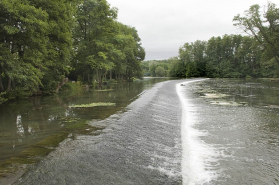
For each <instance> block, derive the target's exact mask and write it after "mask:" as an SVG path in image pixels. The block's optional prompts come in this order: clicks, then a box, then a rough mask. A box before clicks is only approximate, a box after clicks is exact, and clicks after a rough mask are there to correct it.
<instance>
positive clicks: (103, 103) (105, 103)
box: [69, 102, 115, 108]
mask: <svg viewBox="0 0 279 185" xmlns="http://www.w3.org/2000/svg"><path fill="white" fill-rule="evenodd" d="M110 106H115V103H110V102H98V103H89V104H80V105H71V106H69V107H70V108H87V107H110Z"/></svg>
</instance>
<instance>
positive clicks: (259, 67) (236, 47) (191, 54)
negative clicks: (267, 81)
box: [142, 3, 279, 78]
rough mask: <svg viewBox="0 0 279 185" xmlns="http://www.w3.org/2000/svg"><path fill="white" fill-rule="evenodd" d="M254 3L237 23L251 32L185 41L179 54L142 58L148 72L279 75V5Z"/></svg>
mask: <svg viewBox="0 0 279 185" xmlns="http://www.w3.org/2000/svg"><path fill="white" fill-rule="evenodd" d="M260 10H261V8H260V6H259V5H253V6H251V7H250V9H249V10H247V11H245V15H244V16H243V17H241V16H240V15H237V16H235V17H234V19H233V21H234V23H235V24H234V25H235V26H237V27H239V28H241V29H242V30H243V31H245V32H246V33H247V34H248V36H241V35H224V36H222V37H212V38H210V39H209V40H208V41H200V40H197V41H195V42H193V43H185V44H184V45H183V46H182V47H180V49H179V56H178V57H173V58H170V59H168V60H164V61H147V62H142V67H143V70H144V73H145V75H147V76H148V75H150V76H170V77H212V78H247V77H248V78H249V77H253V78H254V77H255V78H257V77H267V78H268V77H279V9H278V8H276V5H275V4H272V3H268V5H267V7H266V9H265V11H264V10H263V12H262V13H261V11H260Z"/></svg>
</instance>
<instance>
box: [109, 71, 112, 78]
mask: <svg viewBox="0 0 279 185" xmlns="http://www.w3.org/2000/svg"><path fill="white" fill-rule="evenodd" d="M109 79H110V80H112V70H110V77H109Z"/></svg>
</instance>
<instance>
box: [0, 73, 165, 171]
mask: <svg viewBox="0 0 279 185" xmlns="http://www.w3.org/2000/svg"><path fill="white" fill-rule="evenodd" d="M165 80H166V79H164V78H145V79H144V80H141V81H137V82H134V83H126V82H123V83H118V84H108V86H103V89H102V90H98V89H89V90H87V91H84V90H79V91H75V92H70V91H68V92H64V93H60V94H58V95H53V96H41V97H30V98H28V99H23V100H17V101H9V102H6V103H4V104H2V105H0V148H1V150H0V171H1V172H0V175H1V174H2V175H3V173H5V172H7V170H8V169H10V165H11V164H12V163H23V164H26V163H33V162H37V161H39V160H40V159H41V158H42V157H43V156H45V155H46V154H47V153H48V152H50V151H52V150H53V149H54V148H55V147H56V146H58V144H59V143H60V142H61V141H63V140H64V139H65V138H67V137H75V135H76V134H81V133H82V134H85V133H91V132H92V130H93V129H103V128H100V127H98V128H94V127H88V126H85V125H86V122H88V121H92V120H102V119H105V118H107V117H109V116H110V115H112V114H114V113H116V112H117V111H125V107H126V106H127V105H128V104H129V103H131V102H132V101H134V100H135V99H137V98H138V96H139V95H140V94H141V93H142V92H144V91H145V90H147V89H150V88H151V87H152V86H153V85H154V84H155V83H158V82H160V81H165ZM94 102H112V103H115V106H113V107H92V108H69V106H70V105H76V104H88V103H94Z"/></svg>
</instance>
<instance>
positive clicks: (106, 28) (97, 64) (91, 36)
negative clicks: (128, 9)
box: [73, 0, 117, 84]
mask: <svg viewBox="0 0 279 185" xmlns="http://www.w3.org/2000/svg"><path fill="white" fill-rule="evenodd" d="M116 16H117V10H116V9H111V8H110V6H109V4H108V3H107V2H106V1H105V0H85V1H83V3H81V4H79V5H78V11H77V23H78V24H77V25H76V28H75V35H74V43H75V57H74V59H73V66H74V68H75V70H76V71H77V73H79V74H80V75H81V78H82V79H83V81H86V82H87V83H91V82H92V80H93V76H95V80H97V82H98V83H99V84H101V83H102V77H103V76H104V75H106V73H107V71H109V70H110V69H112V68H113V62H112V61H111V60H110V57H109V53H110V51H111V50H113V49H114V48H113V44H112V38H113V37H114V35H115V24H114V20H115V19H116Z"/></svg>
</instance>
